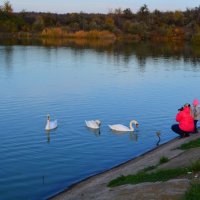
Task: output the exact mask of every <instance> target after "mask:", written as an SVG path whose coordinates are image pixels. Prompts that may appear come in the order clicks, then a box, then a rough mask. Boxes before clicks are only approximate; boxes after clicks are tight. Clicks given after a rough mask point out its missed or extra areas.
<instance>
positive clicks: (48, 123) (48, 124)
mask: <svg viewBox="0 0 200 200" xmlns="http://www.w3.org/2000/svg"><path fill="white" fill-rule="evenodd" d="M47 127H48V128H50V120H49V119H47Z"/></svg>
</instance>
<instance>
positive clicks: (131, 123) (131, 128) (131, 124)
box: [129, 121, 134, 131]
mask: <svg viewBox="0 0 200 200" xmlns="http://www.w3.org/2000/svg"><path fill="white" fill-rule="evenodd" d="M129 126H130V130H131V131H133V130H134V128H133V122H132V121H131V122H130V125H129Z"/></svg>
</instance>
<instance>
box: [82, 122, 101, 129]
mask: <svg viewBox="0 0 200 200" xmlns="http://www.w3.org/2000/svg"><path fill="white" fill-rule="evenodd" d="M85 123H86V125H87V127H89V128H93V129H98V128H99V126H98V124H97V123H96V122H95V121H94V120H90V121H85Z"/></svg>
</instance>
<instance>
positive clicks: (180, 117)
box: [176, 111, 182, 122]
mask: <svg viewBox="0 0 200 200" xmlns="http://www.w3.org/2000/svg"><path fill="white" fill-rule="evenodd" d="M181 119H182V112H181V111H180V112H179V113H177V115H176V121H177V122H180V121H181Z"/></svg>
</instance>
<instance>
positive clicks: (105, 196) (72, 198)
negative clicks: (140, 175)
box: [51, 133, 200, 200]
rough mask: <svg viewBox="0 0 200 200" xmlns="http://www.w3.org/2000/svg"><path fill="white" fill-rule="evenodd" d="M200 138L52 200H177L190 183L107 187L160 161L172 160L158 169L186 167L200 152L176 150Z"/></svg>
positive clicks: (155, 153)
mask: <svg viewBox="0 0 200 200" xmlns="http://www.w3.org/2000/svg"><path fill="white" fill-rule="evenodd" d="M199 137H200V133H199V134H194V135H192V136H190V137H187V138H183V139H178V138H176V139H174V140H172V141H170V142H168V143H166V144H164V145H161V146H160V147H158V148H156V149H154V150H152V151H150V152H148V153H146V154H144V155H142V156H140V157H138V158H136V159H133V160H131V161H128V162H127V163H124V164H122V165H120V166H118V167H115V168H113V169H111V170H109V171H106V172H104V173H102V174H98V175H96V176H93V177H91V178H88V179H86V180H84V181H82V182H80V183H78V184H76V185H74V186H73V187H71V188H69V189H67V190H66V191H64V192H62V193H60V194H58V195H56V196H55V197H52V198H51V199H52V200H122V199H126V200H129V199H130V200H134V199H137V200H138V199H140V200H145V199H148V200H150V199H155V200H156V199H162V200H165V199H177V198H179V197H180V196H181V195H182V194H183V193H184V192H185V191H186V190H187V189H188V187H189V182H190V181H189V179H188V178H183V179H174V180H170V181H167V182H156V183H141V184H136V185H123V186H118V187H114V188H109V187H107V184H108V182H109V181H110V180H112V179H114V178H117V177H119V176H121V175H128V174H134V173H136V172H137V171H139V170H142V169H144V168H145V167H148V166H153V165H157V164H158V163H159V160H160V158H161V157H163V156H165V157H167V158H169V159H170V161H169V162H167V163H165V164H163V165H161V166H159V168H171V167H178V166H187V165H189V164H190V163H191V162H193V161H196V160H197V159H199V158H200V148H195V149H191V150H188V151H187V152H184V151H182V150H179V149H177V147H179V146H180V145H181V144H183V143H186V142H189V141H191V140H194V139H197V138H199Z"/></svg>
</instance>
